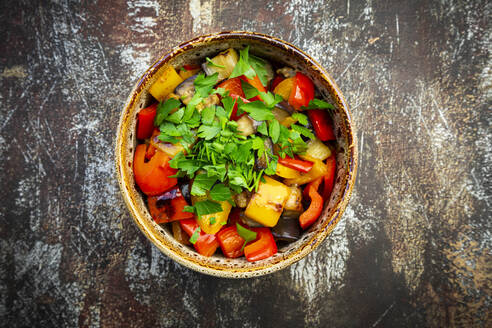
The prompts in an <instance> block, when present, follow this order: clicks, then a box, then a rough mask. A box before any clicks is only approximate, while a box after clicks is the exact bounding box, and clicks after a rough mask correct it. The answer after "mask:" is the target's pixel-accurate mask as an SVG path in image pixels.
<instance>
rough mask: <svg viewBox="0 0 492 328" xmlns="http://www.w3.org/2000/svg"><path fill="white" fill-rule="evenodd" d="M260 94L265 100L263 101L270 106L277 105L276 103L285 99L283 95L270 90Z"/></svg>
mask: <svg viewBox="0 0 492 328" xmlns="http://www.w3.org/2000/svg"><path fill="white" fill-rule="evenodd" d="M260 96H261V100H263V102H264V103H265V105H266V106H267V107H268V108H273V107H275V105H277V104H278V103H280V102H282V101H283V100H284V99H283V98H282V96H280V95H277V94H273V93H271V92H270V91H268V92H260Z"/></svg>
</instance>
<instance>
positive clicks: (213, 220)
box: [208, 216, 217, 225]
mask: <svg viewBox="0 0 492 328" xmlns="http://www.w3.org/2000/svg"><path fill="white" fill-rule="evenodd" d="M208 221H209V222H210V225H212V224H215V222H217V219H216V218H215V216H212V217H211V218H210V219H209V220H208Z"/></svg>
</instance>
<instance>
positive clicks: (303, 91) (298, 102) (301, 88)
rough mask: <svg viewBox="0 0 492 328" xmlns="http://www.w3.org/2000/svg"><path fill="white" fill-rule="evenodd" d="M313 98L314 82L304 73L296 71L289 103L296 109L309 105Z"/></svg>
mask: <svg viewBox="0 0 492 328" xmlns="http://www.w3.org/2000/svg"><path fill="white" fill-rule="evenodd" d="M313 99H314V84H313V82H312V81H311V80H310V79H309V78H308V77H307V76H306V75H304V74H302V73H300V72H297V73H296V76H295V80H294V87H293V88H292V91H291V92H290V96H289V104H291V105H292V107H294V108H295V109H296V110H299V109H300V108H301V107H302V106H307V105H309V102H310V101H311V100H313Z"/></svg>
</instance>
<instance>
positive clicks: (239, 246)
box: [217, 224, 244, 258]
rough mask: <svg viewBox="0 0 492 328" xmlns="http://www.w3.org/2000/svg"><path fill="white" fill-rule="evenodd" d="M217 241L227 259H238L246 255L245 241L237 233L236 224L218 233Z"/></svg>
mask: <svg viewBox="0 0 492 328" xmlns="http://www.w3.org/2000/svg"><path fill="white" fill-rule="evenodd" d="M217 240H218V241H219V244H220V248H221V249H222V253H224V255H225V256H226V257H229V258H236V257H239V256H242V255H243V254H244V251H243V245H244V239H243V238H242V237H241V236H240V235H239V234H238V233H237V228H236V225H235V224H234V225H231V226H228V227H226V228H224V229H222V230H220V231H219V232H218V233H217Z"/></svg>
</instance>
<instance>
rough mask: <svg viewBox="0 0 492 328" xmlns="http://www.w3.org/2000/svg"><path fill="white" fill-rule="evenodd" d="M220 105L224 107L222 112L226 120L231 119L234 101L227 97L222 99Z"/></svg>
mask: <svg viewBox="0 0 492 328" xmlns="http://www.w3.org/2000/svg"><path fill="white" fill-rule="evenodd" d="M222 104H223V105H224V111H225V113H226V114H227V118H229V117H231V113H232V110H233V109H234V105H235V104H236V99H234V98H232V97H228V96H227V97H224V98H222Z"/></svg>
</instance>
